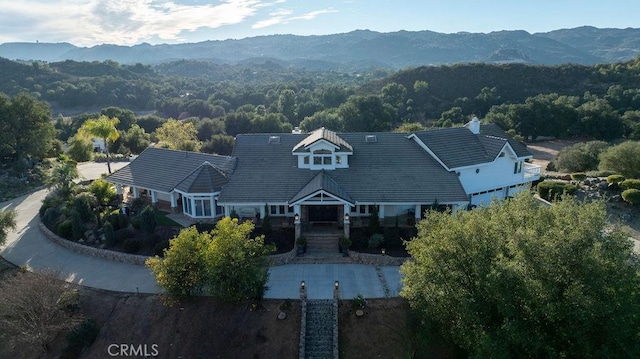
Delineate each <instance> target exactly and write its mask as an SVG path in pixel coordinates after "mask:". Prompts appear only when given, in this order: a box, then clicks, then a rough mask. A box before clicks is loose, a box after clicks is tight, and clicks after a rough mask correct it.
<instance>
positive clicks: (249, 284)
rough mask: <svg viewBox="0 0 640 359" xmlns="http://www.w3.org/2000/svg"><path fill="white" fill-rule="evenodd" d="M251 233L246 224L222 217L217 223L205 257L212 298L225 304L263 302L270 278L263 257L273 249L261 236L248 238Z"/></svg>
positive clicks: (247, 223)
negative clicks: (257, 300)
mask: <svg viewBox="0 0 640 359" xmlns="http://www.w3.org/2000/svg"><path fill="white" fill-rule="evenodd" d="M251 231H253V223H251V222H249V221H247V222H244V223H242V224H240V223H238V220H237V219H232V218H229V217H225V218H223V219H222V220H220V221H219V222H218V223H217V224H216V228H215V229H214V230H213V231H212V232H211V235H212V239H213V240H212V241H211V242H210V244H209V247H208V250H207V256H206V258H207V273H208V280H207V288H208V290H209V293H210V294H211V295H213V296H215V297H217V298H220V299H222V300H224V301H227V302H239V301H242V300H245V299H262V297H263V295H264V292H265V290H266V284H267V280H268V278H269V272H268V267H267V262H266V256H267V255H269V254H271V253H273V252H274V250H275V248H274V246H273V245H265V244H264V236H259V237H256V238H250V235H251Z"/></svg>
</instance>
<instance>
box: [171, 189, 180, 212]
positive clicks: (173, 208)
mask: <svg viewBox="0 0 640 359" xmlns="http://www.w3.org/2000/svg"><path fill="white" fill-rule="evenodd" d="M169 199H170V200H171V213H176V207H178V200H177V198H176V193H175V192H171V194H170V195H169Z"/></svg>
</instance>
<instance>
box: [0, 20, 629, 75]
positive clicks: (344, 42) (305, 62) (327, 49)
mask: <svg viewBox="0 0 640 359" xmlns="http://www.w3.org/2000/svg"><path fill="white" fill-rule="evenodd" d="M639 55H640V28H626V29H613V28H607V29H601V28H595V27H589V26H584V27H577V28H573V29H561V30H554V31H550V32H544V33H534V34H530V33H528V32H526V31H522V30H516V31H497V32H491V33H468V32H459V33H455V34H444V33H438V32H433V31H397V32H389V33H380V32H375V31H369V30H356V31H352V32H349V33H343V34H334V35H317V36H297V35H269V36H259V37H250V38H245V39H240V40H222V41H204V42H198V43H184V44H161V45H150V44H147V43H143V44H139V45H134V46H118V45H108V44H105V45H97V46H93V47H78V46H74V45H72V44H69V43H24V42H23V43H4V44H0V57H5V58H8V59H12V60H25V61H28V60H40V61H47V62H58V61H65V60H75V61H104V60H113V61H116V62H119V63H124V64H133V63H142V64H159V63H164V62H170V61H175V60H180V59H192V60H193V59H196V60H203V61H210V62H214V63H220V64H237V63H265V62H269V61H270V62H274V63H278V64H280V65H284V66H295V67H301V68H307V69H344V68H363V67H382V68H390V69H401V68H407V67H415V66H422V65H441V64H455V63H526V64H537V65H559V64H566V63H573V64H583V65H593V64H597V63H614V62H624V61H628V60H631V59H633V58H635V57H637V56H639Z"/></svg>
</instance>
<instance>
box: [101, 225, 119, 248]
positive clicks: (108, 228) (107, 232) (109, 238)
mask: <svg viewBox="0 0 640 359" xmlns="http://www.w3.org/2000/svg"><path fill="white" fill-rule="evenodd" d="M102 230H103V231H104V240H105V242H106V243H107V247H113V246H115V245H116V233H115V231H114V230H113V225H111V223H106V224H105V225H104V226H102Z"/></svg>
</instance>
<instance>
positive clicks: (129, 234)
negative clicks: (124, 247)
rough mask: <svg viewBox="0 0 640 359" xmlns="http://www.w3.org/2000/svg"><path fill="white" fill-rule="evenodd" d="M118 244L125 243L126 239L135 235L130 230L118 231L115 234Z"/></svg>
mask: <svg viewBox="0 0 640 359" xmlns="http://www.w3.org/2000/svg"><path fill="white" fill-rule="evenodd" d="M115 235H116V242H123V241H124V240H125V239H128V238H131V237H133V236H134V233H133V231H132V230H130V229H129V228H122V229H118V230H117V231H116V232H115Z"/></svg>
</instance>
